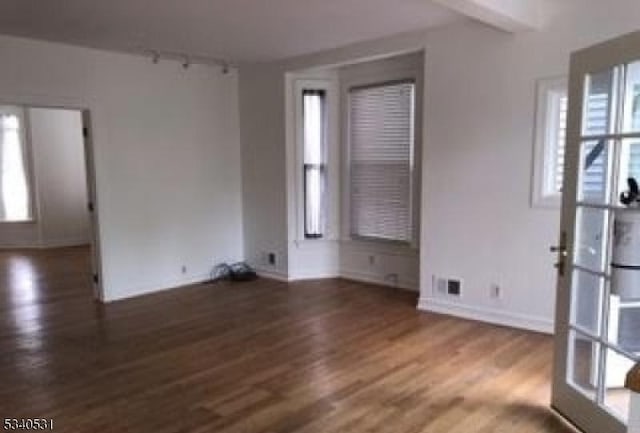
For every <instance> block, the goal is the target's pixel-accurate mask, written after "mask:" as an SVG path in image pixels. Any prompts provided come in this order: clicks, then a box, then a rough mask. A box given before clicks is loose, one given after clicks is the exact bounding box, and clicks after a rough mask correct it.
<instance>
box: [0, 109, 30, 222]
mask: <svg viewBox="0 0 640 433" xmlns="http://www.w3.org/2000/svg"><path fill="white" fill-rule="evenodd" d="M23 119H24V116H23V112H22V110H21V109H20V108H17V107H0V222H25V221H31V220H32V211H31V209H32V206H31V195H30V192H29V176H28V166H27V161H28V158H27V152H26V146H25V142H24V136H25V134H24V120H23Z"/></svg>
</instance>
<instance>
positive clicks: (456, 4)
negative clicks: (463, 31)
mask: <svg viewBox="0 0 640 433" xmlns="http://www.w3.org/2000/svg"><path fill="white" fill-rule="evenodd" d="M434 1H435V2H436V3H438V4H440V5H442V6H445V7H447V8H449V9H451V10H453V11H455V12H458V13H460V14H463V15H466V16H468V17H469V18H472V19H475V20H478V21H481V22H483V23H485V24H487V25H489V26H492V27H495V28H497V29H500V30H502V31H505V32H509V33H517V32H522V31H528V30H539V29H541V28H542V20H541V17H542V11H541V8H542V7H543V4H542V2H540V1H539V0H511V1H510V2H508V3H506V2H504V1H498V0H434Z"/></svg>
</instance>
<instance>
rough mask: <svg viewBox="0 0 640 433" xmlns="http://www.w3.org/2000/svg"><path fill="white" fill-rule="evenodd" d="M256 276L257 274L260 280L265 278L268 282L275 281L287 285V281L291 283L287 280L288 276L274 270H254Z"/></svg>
mask: <svg viewBox="0 0 640 433" xmlns="http://www.w3.org/2000/svg"><path fill="white" fill-rule="evenodd" d="M255 271H256V274H258V276H259V277H260V278H267V279H269V280H276V281H282V282H285V283H288V282H289V281H291V279H290V278H289V276H288V275H287V274H286V273H284V272H281V271H278V270H275V269H268V270H267V269H256V270H255Z"/></svg>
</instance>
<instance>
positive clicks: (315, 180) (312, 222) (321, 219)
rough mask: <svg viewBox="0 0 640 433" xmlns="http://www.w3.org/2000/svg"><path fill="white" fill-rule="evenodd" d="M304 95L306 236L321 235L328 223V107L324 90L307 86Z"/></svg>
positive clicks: (316, 236) (315, 236) (319, 236)
mask: <svg viewBox="0 0 640 433" xmlns="http://www.w3.org/2000/svg"><path fill="white" fill-rule="evenodd" d="M302 98H303V139H304V150H303V154H304V156H303V158H304V161H303V164H304V236H305V238H308V239H313V238H321V237H322V236H323V235H324V231H325V226H326V190H327V170H326V153H327V145H326V136H327V132H326V130H327V121H326V117H327V114H326V112H327V109H326V93H325V91H324V90H309V89H306V90H304V91H303V93H302Z"/></svg>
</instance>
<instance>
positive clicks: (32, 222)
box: [0, 219, 37, 225]
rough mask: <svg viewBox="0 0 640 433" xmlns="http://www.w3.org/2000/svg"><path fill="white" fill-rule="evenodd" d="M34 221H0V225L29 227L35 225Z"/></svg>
mask: <svg viewBox="0 0 640 433" xmlns="http://www.w3.org/2000/svg"><path fill="white" fill-rule="evenodd" d="M36 223H37V221H36V220H34V219H33V220H25V221H0V225H23V224H24V225H31V224H36Z"/></svg>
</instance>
